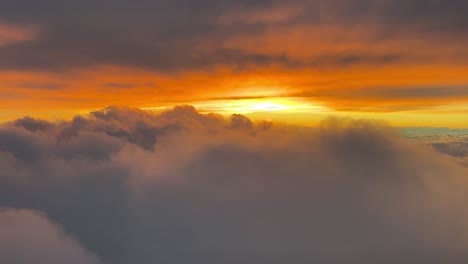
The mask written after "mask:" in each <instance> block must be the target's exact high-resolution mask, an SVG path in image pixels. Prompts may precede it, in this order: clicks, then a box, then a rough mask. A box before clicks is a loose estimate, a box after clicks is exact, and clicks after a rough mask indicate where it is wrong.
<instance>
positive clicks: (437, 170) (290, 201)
mask: <svg viewBox="0 0 468 264" xmlns="http://www.w3.org/2000/svg"><path fill="white" fill-rule="evenodd" d="M465 148H466V145H465ZM464 153H466V152H464ZM0 167H1V168H2V170H1V171H0V206H1V207H5V208H15V210H20V211H11V210H7V211H1V212H0V224H1V225H0V233H2V234H4V233H5V232H6V234H9V236H11V237H13V238H15V239H16V240H15V241H24V243H15V244H11V245H9V247H8V249H11V250H9V251H8V252H24V254H17V255H15V254H13V255H12V254H10V253H9V254H6V253H7V252H3V250H5V248H4V247H3V246H2V247H1V248H0V260H2V256H7V258H8V260H9V263H15V258H16V259H18V258H21V257H22V256H41V257H43V259H51V261H50V262H48V263H50V264H55V263H63V261H61V260H63V258H62V257H63V256H62V255H61V253H63V254H65V253H66V252H69V253H70V254H68V253H67V254H66V255H67V256H66V257H67V258H76V259H77V261H78V262H76V263H95V262H94V261H101V262H102V263H105V264H106V263H109V264H120V263H122V264H124V263H249V264H250V263H252V264H262V263H278V264H280V263H364V264H367V263H369V264H371V263H408V264H409V263H415V262H416V263H466V261H468V253H467V252H468V225H467V222H468V210H467V209H466V203H467V202H468V200H467V196H466V193H467V191H468V181H467V178H466V177H467V175H468V163H467V162H466V154H463V155H447V154H443V153H439V152H436V151H435V150H434V149H433V148H431V147H430V146H427V145H424V144H419V143H415V142H410V141H408V140H406V139H405V138H404V137H402V136H400V134H399V133H398V131H396V130H394V129H391V128H388V127H386V126H384V125H381V124H377V123H372V122H367V121H359V120H351V119H327V120H325V121H324V122H323V123H322V125H321V127H319V128H316V129H310V128H300V127H285V126H275V125H272V124H271V123H265V122H263V123H256V122H252V121H251V120H249V119H248V118H246V117H244V116H241V115H234V116H232V117H231V118H229V119H224V118H222V117H220V116H217V115H203V114H200V113H198V112H197V111H196V110H195V109H194V108H193V107H189V106H182V107H177V108H175V109H173V110H171V111H167V112H164V113H161V114H157V115H155V114H151V113H148V112H145V111H142V110H138V109H132V108H121V107H109V108H106V109H103V110H101V111H96V112H93V113H91V114H89V115H88V116H85V117H79V116H77V117H75V118H74V119H73V120H72V121H67V122H56V123H51V122H48V121H43V120H37V119H33V118H23V119H19V120H16V121H14V122H11V123H8V124H4V125H2V126H1V128H0ZM24 210H28V211H24ZM31 210H33V211H31ZM37 212H41V213H37ZM11 225H13V226H14V227H11V228H10V226H11ZM15 225H16V226H15ZM24 226H25V227H24ZM25 230H26V231H25ZM28 230H29V231H28ZM62 230H63V231H62ZM33 234H38V236H39V237H41V238H43V239H45V240H43V241H48V242H47V243H37V242H36V239H38V238H37V237H35V236H33ZM58 234H62V235H58ZM63 234H67V235H66V236H65V237H64V236H63ZM70 237H72V238H73V239H72V238H70ZM2 239H3V235H2V236H0V243H6V242H4V241H3V240H2ZM62 240H65V241H66V242H64V243H61V242H60V241H62ZM50 247H56V250H51V248H50ZM90 252H91V253H90ZM5 254H6V255H5ZM56 254H59V255H56ZM11 259H13V260H11ZM55 260H57V261H55ZM12 261H13V262H12ZM54 261H55V262H54ZM18 263H32V262H28V261H26V262H24V261H23V262H21V261H20V262H18ZM67 263H75V262H72V261H71V260H70V261H67Z"/></svg>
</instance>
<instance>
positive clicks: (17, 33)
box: [0, 21, 39, 47]
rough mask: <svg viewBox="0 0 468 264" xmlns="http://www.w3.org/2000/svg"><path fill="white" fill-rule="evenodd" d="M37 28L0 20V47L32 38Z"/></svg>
mask: <svg viewBox="0 0 468 264" xmlns="http://www.w3.org/2000/svg"><path fill="white" fill-rule="evenodd" d="M38 31H39V30H38V28H37V27H33V26H22V25H14V24H7V23H2V22H1V21H0V47H2V46H6V45H10V44H14V43H20V42H28V41H31V40H34V39H36V38H37V36H38Z"/></svg>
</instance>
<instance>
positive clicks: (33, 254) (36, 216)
mask: <svg viewBox="0 0 468 264" xmlns="http://www.w3.org/2000/svg"><path fill="white" fill-rule="evenodd" d="M0 247H1V250H0V262H1V263H9V264H25V263H37V264H62V263H70V264H98V263H100V262H99V261H98V259H97V258H96V257H95V256H94V255H93V254H91V253H89V252H88V251H87V250H86V249H84V248H83V247H82V246H81V245H80V244H79V243H78V242H76V241H75V240H74V239H73V238H71V237H69V236H67V235H66V234H64V233H63V232H62V230H61V229H60V228H59V227H58V226H57V225H56V224H54V223H51V222H50V221H49V220H48V219H47V218H46V217H45V216H44V215H42V214H40V213H37V212H34V211H30V210H19V211H17V210H8V209H0Z"/></svg>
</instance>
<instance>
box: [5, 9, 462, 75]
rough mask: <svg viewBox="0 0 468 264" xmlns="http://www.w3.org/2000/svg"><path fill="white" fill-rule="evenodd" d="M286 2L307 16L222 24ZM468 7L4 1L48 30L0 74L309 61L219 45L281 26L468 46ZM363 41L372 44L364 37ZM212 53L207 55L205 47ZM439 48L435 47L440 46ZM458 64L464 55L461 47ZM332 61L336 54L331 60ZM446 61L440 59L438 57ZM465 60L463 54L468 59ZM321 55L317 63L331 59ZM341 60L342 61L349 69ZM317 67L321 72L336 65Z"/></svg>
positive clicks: (10, 55) (392, 57) (13, 14)
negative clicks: (359, 30)
mask: <svg viewBox="0 0 468 264" xmlns="http://www.w3.org/2000/svg"><path fill="white" fill-rule="evenodd" d="M288 5H292V6H300V7H301V9H300V10H301V12H299V14H297V15H294V16H290V17H288V18H287V19H285V20H284V21H283V20H281V21H280V22H271V21H269V20H268V19H267V20H259V21H258V22H255V23H243V21H244V20H245V19H239V20H236V21H234V22H233V23H228V24H223V23H219V19H220V18H223V17H225V16H229V15H231V14H232V13H234V14H240V15H242V14H251V13H252V15H254V14H255V12H257V11H258V12H269V11H270V10H272V9H275V8H276V9H280V10H281V7H282V6H285V8H286V7H287V6H288ZM467 10H468V6H467V4H466V1H463V0H450V1H442V0H430V1H419V0H410V1H403V0H378V1H369V0H358V1H351V0H345V1H328V2H323V1H302V0H295V1H292V2H290V1H288V2H285V1H278V0H255V1H232V0H223V1H212V0H202V1H196V2H193V1H187V0H177V1H165V0H163V1H143V2H141V1H140V2H138V3H130V2H128V1H123V0H120V1H112V2H109V1H98V2H96V1H91V0H84V1H79V2H76V1H75V2H73V1H66V2H63V3H61V4H57V3H56V2H55V1H41V3H37V2H36V1H32V0H20V1H10V0H6V1H2V4H1V8H0V17H2V20H5V21H7V22H9V23H17V24H21V23H22V24H24V23H32V24H38V25H40V26H42V27H43V28H44V31H43V32H42V35H41V37H40V38H39V39H37V40H35V41H34V42H26V43H19V44H17V45H11V46H8V47H4V48H1V49H0V56H1V57H2V60H1V61H0V68H3V69H29V70H38V69H39V70H44V69H47V70H55V71H57V70H62V69H64V68H77V67H86V66H92V65H101V64H105V65H108V64H113V65H124V66H128V65H131V66H138V67H143V68H149V69H155V70H159V71H170V72H172V71H178V70H184V69H200V68H211V67H213V66H217V65H232V66H234V67H236V65H238V67H241V68H242V69H245V68H247V69H248V67H249V66H266V65H271V64H280V65H283V66H290V65H302V64H306V65H309V66H310V63H307V62H303V61H300V60H297V59H294V58H288V57H287V56H284V55H277V54H270V55H265V54H257V53H255V52H243V51H239V50H236V49H229V48H225V47H223V46H222V45H219V44H220V43H223V42H224V41H226V40H228V39H230V38H231V37H233V36H258V35H260V34H264V33H266V32H267V31H270V32H271V30H274V29H275V28H277V27H279V26H282V27H293V26H295V25H303V24H309V25H329V26H338V27H339V28H341V29H342V30H343V32H347V31H349V29H352V28H353V27H356V26H361V27H376V28H374V29H372V30H373V31H375V32H373V37H372V38H373V40H371V43H373V42H375V41H379V40H382V39H397V38H400V37H401V35H403V37H404V38H409V39H430V40H432V39H438V40H440V41H441V42H443V43H445V44H450V43H451V44H454V43H459V44H463V43H465V40H466V39H465V38H464V37H463V36H464V35H465V34H464V33H466V32H467V28H468V20H467V19H466V15H465V13H466V11H467ZM362 41H363V42H366V41H368V40H365V39H363V40H362ZM207 46H208V47H212V48H210V49H206V47H207ZM434 52H435V50H434ZM457 54H458V56H457V58H460V56H461V55H463V54H465V55H466V50H459V51H458V52H457ZM330 56H334V55H330ZM433 56H434V57H435V58H438V56H437V54H433ZM405 57H406V55H405V54H400V52H399V51H395V54H380V55H378V56H376V58H372V57H371V58H366V56H356V55H347V56H343V57H339V58H336V62H338V63H342V64H343V65H344V66H346V65H349V64H350V63H358V62H362V61H364V62H367V60H370V62H371V63H373V62H380V61H382V62H383V63H389V62H397V61H399V60H401V59H406V60H412V59H414V58H405ZM462 57H463V56H462ZM328 60H329V59H327V58H323V57H318V58H316V59H315V60H313V61H314V63H312V66H314V67H317V64H318V63H327V61H328ZM342 64H338V65H339V66H341V65H342ZM328 65H329V64H325V65H320V64H319V65H318V67H322V66H328Z"/></svg>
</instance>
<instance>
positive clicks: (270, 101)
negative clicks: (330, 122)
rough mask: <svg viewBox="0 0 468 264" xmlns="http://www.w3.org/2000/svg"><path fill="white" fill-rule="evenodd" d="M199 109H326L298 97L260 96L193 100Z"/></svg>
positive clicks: (218, 111)
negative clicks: (256, 97)
mask: <svg viewBox="0 0 468 264" xmlns="http://www.w3.org/2000/svg"><path fill="white" fill-rule="evenodd" d="M192 105H193V106H194V107H196V108H197V109H198V110H199V111H202V112H215V113H220V114H229V113H239V114H249V113H255V112H282V113H293V112H326V111H328V109H327V108H326V107H324V106H321V105H319V104H313V103H310V102H305V101H303V100H300V99H299V98H286V97H285V98H261V99H239V100H213V101H206V102H194V103H193V104H192Z"/></svg>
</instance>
